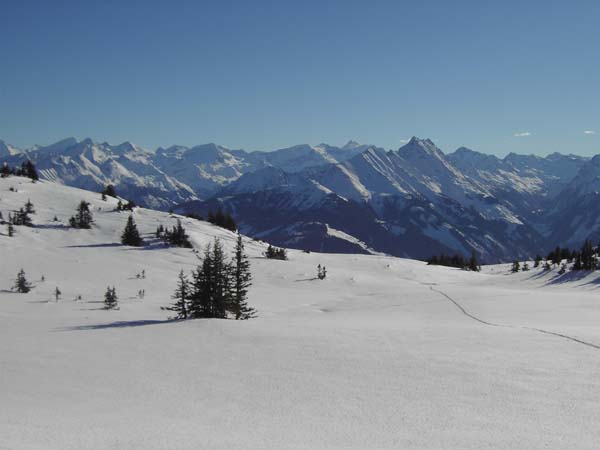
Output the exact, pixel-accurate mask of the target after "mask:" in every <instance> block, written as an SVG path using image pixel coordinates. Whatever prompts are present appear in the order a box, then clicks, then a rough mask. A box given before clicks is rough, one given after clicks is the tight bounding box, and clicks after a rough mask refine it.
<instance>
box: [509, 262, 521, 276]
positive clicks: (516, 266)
mask: <svg viewBox="0 0 600 450" xmlns="http://www.w3.org/2000/svg"><path fill="white" fill-rule="evenodd" d="M519 270H521V264H520V263H519V261H515V262H513V265H512V267H511V269H510V271H511V272H512V273H517V272H518V271H519Z"/></svg>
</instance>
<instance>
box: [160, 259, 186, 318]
mask: <svg viewBox="0 0 600 450" xmlns="http://www.w3.org/2000/svg"><path fill="white" fill-rule="evenodd" d="M190 294H191V292H190V283H189V281H188V279H187V277H186V276H185V274H184V273H183V269H182V270H181V272H179V280H178V282H177V288H176V289H175V293H174V294H173V296H172V297H171V298H172V299H173V300H175V303H173V304H172V305H171V306H166V307H163V308H162V309H164V310H166V311H173V312H175V313H176V315H175V317H174V318H175V319H183V320H185V319H187V318H188V317H189V313H188V302H189V300H190Z"/></svg>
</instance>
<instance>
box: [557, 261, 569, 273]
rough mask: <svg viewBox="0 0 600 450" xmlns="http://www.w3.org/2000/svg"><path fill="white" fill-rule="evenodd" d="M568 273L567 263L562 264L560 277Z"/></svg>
mask: <svg viewBox="0 0 600 450" xmlns="http://www.w3.org/2000/svg"><path fill="white" fill-rule="evenodd" d="M566 271H567V265H566V264H565V263H562V264H561V265H560V270H559V271H558V274H559V275H562V274H563V273H565V272H566Z"/></svg>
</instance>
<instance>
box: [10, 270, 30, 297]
mask: <svg viewBox="0 0 600 450" xmlns="http://www.w3.org/2000/svg"><path fill="white" fill-rule="evenodd" d="M14 289H15V290H16V291H17V292H19V293H21V294H26V293H28V292H29V291H30V290H31V283H30V282H29V281H27V278H26V277H25V271H24V270H23V269H21V270H20V271H19V273H18V274H17V279H16V280H15V287H14Z"/></svg>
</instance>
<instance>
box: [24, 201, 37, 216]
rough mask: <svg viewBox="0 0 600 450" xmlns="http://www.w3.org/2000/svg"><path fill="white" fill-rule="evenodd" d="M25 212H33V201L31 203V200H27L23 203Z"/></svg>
mask: <svg viewBox="0 0 600 450" xmlns="http://www.w3.org/2000/svg"><path fill="white" fill-rule="evenodd" d="M25 212H26V213H27V214H35V209H34V208H33V203H31V200H29V199H28V200H27V203H25Z"/></svg>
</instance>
